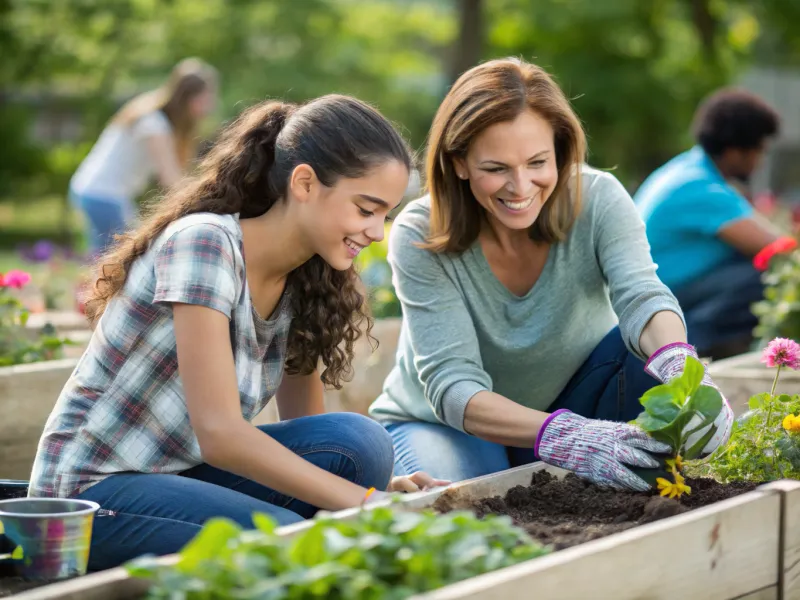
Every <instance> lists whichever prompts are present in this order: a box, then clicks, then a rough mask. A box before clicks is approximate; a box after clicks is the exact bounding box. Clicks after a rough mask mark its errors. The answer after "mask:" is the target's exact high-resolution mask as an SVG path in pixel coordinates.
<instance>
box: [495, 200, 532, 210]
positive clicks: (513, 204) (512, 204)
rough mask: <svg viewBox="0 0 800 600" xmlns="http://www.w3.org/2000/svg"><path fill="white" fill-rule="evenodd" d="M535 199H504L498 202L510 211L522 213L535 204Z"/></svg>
mask: <svg viewBox="0 0 800 600" xmlns="http://www.w3.org/2000/svg"><path fill="white" fill-rule="evenodd" d="M533 199H534V196H530V197H529V198H523V199H522V200H504V199H503V198H498V199H497V201H498V202H500V203H501V204H502V205H503V206H505V207H506V208H507V209H508V210H510V211H513V212H521V211H523V210H526V209H528V208H530V206H531V204H533Z"/></svg>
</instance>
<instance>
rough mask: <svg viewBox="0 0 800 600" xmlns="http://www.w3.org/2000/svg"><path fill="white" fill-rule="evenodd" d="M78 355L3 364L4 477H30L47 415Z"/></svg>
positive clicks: (0, 441)
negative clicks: (21, 363) (9, 364)
mask: <svg viewBox="0 0 800 600" xmlns="http://www.w3.org/2000/svg"><path fill="white" fill-rule="evenodd" d="M77 362H78V359H76V358H67V359H62V360H49V361H44V362H38V363H30V364H25V365H14V366H12V367H0V398H1V399H2V401H1V402H0V457H2V460H1V461H0V478H3V479H28V478H29V477H30V474H31V467H32V465H33V459H34V457H35V456H36V446H37V444H38V442H39V438H40V437H41V435H42V430H43V429H44V425H45V423H46V422H47V417H48V416H50V412H51V411H52V410H53V406H54V405H55V403H56V400H57V399H58V395H59V394H60V393H61V389H62V388H63V387H64V384H65V383H66V382H67V379H69V376H70V375H71V374H72V371H73V370H74V369H75V365H76V364H77Z"/></svg>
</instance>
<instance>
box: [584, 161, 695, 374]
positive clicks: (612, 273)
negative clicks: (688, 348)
mask: <svg viewBox="0 0 800 600" xmlns="http://www.w3.org/2000/svg"><path fill="white" fill-rule="evenodd" d="M585 193H586V194H587V195H591V196H592V198H591V202H590V203H587V204H588V206H587V210H590V211H593V214H592V215H591V218H592V226H593V232H594V240H595V254H596V256H597V261H598V263H599V265H600V268H601V270H602V272H603V276H604V278H605V280H606V282H607V283H608V290H609V296H610V298H611V304H612V306H613V307H614V312H615V313H616V314H617V316H618V317H619V328H620V332H621V334H622V339H623V340H624V341H625V345H626V346H627V347H628V349H629V350H630V351H631V352H633V353H634V354H636V355H637V356H638V357H639V358H641V359H643V360H645V359H647V357H648V356H650V354H652V352H653V351H655V350H657V349H658V348H659V347H661V346H663V345H664V344H668V343H671V342H678V341H686V325H685V322H684V320H683V311H681V308H680V305H679V304H678V301H677V300H676V299H675V296H674V295H673V294H672V292H671V291H670V290H669V288H668V287H667V286H665V285H664V284H663V283H662V282H661V280H660V279H659V278H658V275H657V274H656V265H655V264H654V263H653V259H652V257H651V255H650V244H649V243H648V241H647V234H646V232H645V226H644V223H643V222H642V218H641V217H640V216H639V213H638V212H637V211H636V207H635V205H634V203H633V200H632V199H631V197H630V195H629V194H628V192H627V191H626V190H625V188H624V187H623V186H622V184H621V183H620V182H619V181H617V179H616V178H614V177H613V176H611V175H609V174H602V175H597V176H595V180H594V181H593V182H592V183H591V185H590V186H587V189H586V192H585ZM657 315H662V316H658V317H657V318H656V316H657ZM678 323H680V324H678ZM657 341H663V343H662V344H661V345H660V346H658V347H656V348H653V345H654V344H655V343H656V342H657ZM642 343H644V344H646V345H647V348H645V347H643V346H642Z"/></svg>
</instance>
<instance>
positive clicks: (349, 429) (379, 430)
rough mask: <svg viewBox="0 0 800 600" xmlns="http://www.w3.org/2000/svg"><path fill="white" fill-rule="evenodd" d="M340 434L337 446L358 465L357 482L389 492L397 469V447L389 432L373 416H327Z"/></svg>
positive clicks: (338, 414) (342, 414) (331, 414)
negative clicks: (345, 451) (395, 465)
mask: <svg viewBox="0 0 800 600" xmlns="http://www.w3.org/2000/svg"><path fill="white" fill-rule="evenodd" d="M327 416H328V417H329V418H331V420H332V421H333V425H334V427H335V429H336V431H337V433H338V434H339V436H337V439H336V444H337V445H340V446H344V447H346V448H347V450H348V451H349V452H350V453H351V454H352V455H353V459H354V461H355V462H356V463H357V464H358V467H359V468H358V469H357V470H356V471H357V474H356V477H357V478H358V479H360V481H356V482H355V483H358V484H359V485H363V486H365V487H373V486H374V487H376V488H378V489H381V490H382V489H386V486H387V485H388V484H389V480H390V479H391V477H392V472H393V470H394V447H393V445H392V436H391V435H389V432H388V431H386V429H385V428H384V427H383V426H382V425H380V424H379V423H377V422H375V421H373V420H372V419H370V418H369V417H365V416H364V415H360V414H357V413H329V414H328V415H327Z"/></svg>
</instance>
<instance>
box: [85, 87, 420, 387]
mask: <svg viewBox="0 0 800 600" xmlns="http://www.w3.org/2000/svg"><path fill="white" fill-rule="evenodd" d="M392 160H396V161H399V162H401V163H402V164H404V165H405V166H406V167H407V168H408V169H409V170H410V169H411V164H412V158H411V152H410V150H409V148H408V145H407V143H406V142H405V140H404V139H403V138H402V136H401V135H400V134H399V133H398V132H397V131H396V130H395V129H394V127H392V125H391V124H390V123H389V122H388V121H387V120H386V118H385V117H383V116H382V115H381V114H380V113H379V112H378V111H377V110H375V109H374V108H372V107H371V106H369V105H367V104H365V103H363V102H361V101H359V100H356V99H354V98H351V97H348V96H341V95H329V96H323V97H321V98H318V99H316V100H313V101H311V102H309V103H306V104H303V105H299V106H298V105H294V104H289V103H284V102H265V103H262V104H259V105H256V106H254V107H252V108H250V109H248V110H247V111H245V112H244V113H243V114H242V115H241V116H240V117H239V118H238V119H237V120H236V121H235V122H234V123H232V124H231V125H230V126H229V127H228V128H227V129H226V130H225V131H224V132H223V133H222V135H221V136H220V140H219V142H218V143H217V144H216V145H215V146H214V148H213V149H212V150H211V151H210V152H209V154H208V155H207V156H206V158H205V159H204V160H203V161H202V162H201V163H200V165H199V169H198V171H197V173H196V174H195V175H193V176H192V177H189V178H187V179H186V180H184V181H183V182H181V183H180V184H179V185H177V186H175V187H174V188H173V189H172V190H170V191H169V192H168V193H167V195H166V196H165V198H164V199H163V200H161V201H159V202H157V203H155V204H153V205H151V206H150V207H149V209H148V211H147V214H146V217H145V218H144V219H143V221H142V224H141V225H140V226H139V227H138V229H136V230H134V231H132V232H129V233H126V234H124V235H121V236H117V240H116V242H115V244H114V246H113V247H112V248H111V249H110V250H109V252H108V253H107V254H106V255H105V256H103V257H102V258H101V259H100V260H99V261H98V265H97V271H98V275H97V279H96V281H95V283H94V285H93V287H92V290H91V293H90V295H89V298H88V299H87V301H86V314H87V316H88V318H89V320H90V322H91V324H92V326H93V327H94V326H95V325H96V323H97V321H98V320H99V319H100V317H101V315H102V314H103V311H104V310H105V308H106V306H107V305H108V303H109V301H110V300H111V298H112V297H113V296H114V295H115V294H117V293H118V292H119V291H120V290H121V289H122V287H123V286H124V284H125V280H126V278H127V274H128V273H129V271H130V268H131V265H132V264H133V262H134V261H135V260H136V259H137V258H138V257H139V256H141V255H142V254H144V253H145V252H146V251H147V249H148V247H149V246H150V243H151V242H152V241H153V240H154V239H155V238H157V237H158V235H159V234H161V232H163V231H164V229H165V228H166V227H167V226H168V225H169V224H170V223H172V222H173V221H175V220H176V219H180V218H181V217H185V216H186V215H190V214H193V213H200V212H211V213H216V214H235V213H238V214H239V218H240V219H247V218H251V217H257V216H260V215H263V214H264V213H265V212H267V211H268V210H269V209H270V208H271V207H272V206H274V205H275V204H276V203H278V202H280V201H282V199H283V198H284V197H285V194H286V189H287V185H288V182H289V177H290V175H291V173H292V171H293V170H294V168H295V167H296V166H297V165H300V164H307V165H309V166H311V167H312V168H313V169H314V172H315V173H316V175H317V177H318V178H319V180H320V181H321V182H322V184H323V185H326V186H328V187H331V186H333V185H335V184H336V182H337V181H338V180H339V179H340V178H353V179H354V178H358V177H363V176H364V175H366V174H367V173H368V172H369V171H370V170H372V169H374V168H375V167H378V166H381V165H383V164H385V163H387V162H389V161H392ZM362 289H363V288H361V287H360V280H359V277H358V274H357V273H356V271H355V269H354V268H353V267H350V268H349V269H347V270H346V271H337V270H336V269H334V268H333V267H331V266H330V265H329V264H327V263H326V262H325V261H324V260H323V259H322V258H321V257H320V256H314V257H313V258H312V259H311V260H309V261H308V262H306V263H305V264H304V265H302V266H301V267H298V268H297V269H295V270H294V271H293V272H292V273H290V274H289V277H288V279H287V291H288V292H290V293H291V298H292V308H293V319H292V326H291V331H290V334H289V341H288V348H287V356H286V372H287V373H289V374H307V373H311V372H312V371H313V370H314V369H315V368H316V367H317V365H318V364H319V361H320V360H321V361H322V363H323V364H324V365H325V369H324V371H323V372H322V381H323V382H324V383H325V384H327V385H330V386H333V387H335V388H337V389H338V388H340V387H341V385H342V381H344V380H346V379H347V378H348V376H349V375H350V371H351V369H350V364H351V362H352V359H353V345H354V343H355V341H356V340H357V339H358V338H359V337H361V334H362V326H364V327H363V329H364V330H365V331H366V333H367V335H369V332H370V330H371V328H372V319H371V318H370V316H369V313H368V307H367V303H366V301H365V297H364V294H363V293H362V291H361V290H362Z"/></svg>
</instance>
